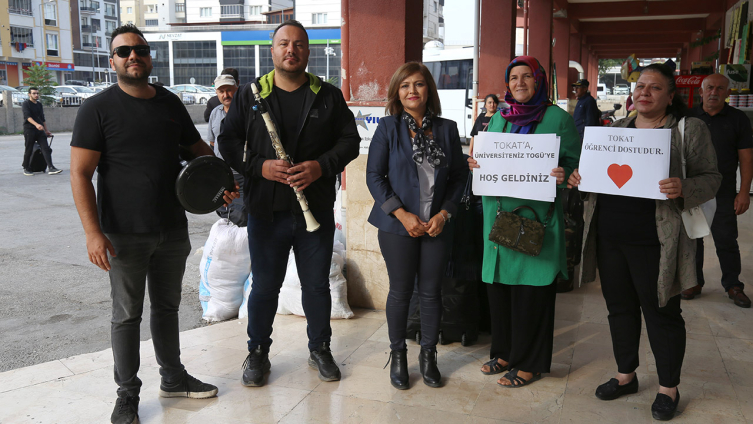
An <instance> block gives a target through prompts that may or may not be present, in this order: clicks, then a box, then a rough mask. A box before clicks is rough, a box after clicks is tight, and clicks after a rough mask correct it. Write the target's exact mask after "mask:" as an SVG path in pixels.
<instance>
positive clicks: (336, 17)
mask: <svg viewBox="0 0 753 424" xmlns="http://www.w3.org/2000/svg"><path fill="white" fill-rule="evenodd" d="M277 2H279V0H275V3H277ZM291 3H292V2H291ZM340 5H341V3H340V0H296V2H295V8H296V10H295V19H296V20H298V21H300V22H301V24H303V26H305V27H306V28H309V27H313V28H316V27H320V26H321V27H332V26H340V23H341V22H342V13H341V8H340ZM291 6H292V4H291ZM313 13H326V14H327V23H326V24H322V25H314V24H312V23H311V15H312V14H313Z"/></svg>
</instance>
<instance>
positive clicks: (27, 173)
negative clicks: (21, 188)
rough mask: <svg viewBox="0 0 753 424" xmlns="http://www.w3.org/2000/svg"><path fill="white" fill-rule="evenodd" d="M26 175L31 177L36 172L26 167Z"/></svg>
mask: <svg viewBox="0 0 753 424" xmlns="http://www.w3.org/2000/svg"><path fill="white" fill-rule="evenodd" d="M24 175H26V176H27V177H31V176H33V175H34V173H33V172H31V171H29V170H28V169H26V168H24Z"/></svg>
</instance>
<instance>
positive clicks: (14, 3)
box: [8, 0, 34, 16]
mask: <svg viewBox="0 0 753 424" xmlns="http://www.w3.org/2000/svg"><path fill="white" fill-rule="evenodd" d="M8 11H9V12H10V13H15V14H18V15H26V16H33V15H34V11H33V9H32V7H31V0H9V1H8Z"/></svg>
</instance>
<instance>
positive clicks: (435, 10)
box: [434, 2, 437, 13]
mask: <svg viewBox="0 0 753 424" xmlns="http://www.w3.org/2000/svg"><path fill="white" fill-rule="evenodd" d="M434 13H437V2H434Z"/></svg>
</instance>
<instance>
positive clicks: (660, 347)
mask: <svg viewBox="0 0 753 424" xmlns="http://www.w3.org/2000/svg"><path fill="white" fill-rule="evenodd" d="M660 249H661V246H660V245H658V244H657V245H651V246H641V245H630V244H621V243H615V242H611V241H609V240H608V239H604V238H601V237H599V239H598V246H597V260H598V266H599V275H600V276H601V291H602V294H603V295H604V300H606V302H607V309H608V310H609V331H610V332H611V334H612V348H613V350H614V358H615V359H616V360H617V370H618V371H619V372H620V373H623V374H629V373H631V372H633V371H635V369H636V368H638V364H639V361H638V358H639V354H638V347H639V345H640V337H641V311H643V318H644V319H645V320H646V330H647V331H648V341H649V343H650V344H651V350H652V351H653V352H654V358H656V371H657V374H659V384H660V385H662V386H664V387H675V386H677V385H678V384H680V371H681V370H682V361H683V358H685V320H683V319H682V310H681V309H680V295H677V296H674V297H672V298H671V299H669V301H668V302H667V305H666V306H664V307H663V308H662V307H659V297H658V295H657V292H656V291H657V281H658V279H659V258H660V254H661V252H660Z"/></svg>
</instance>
